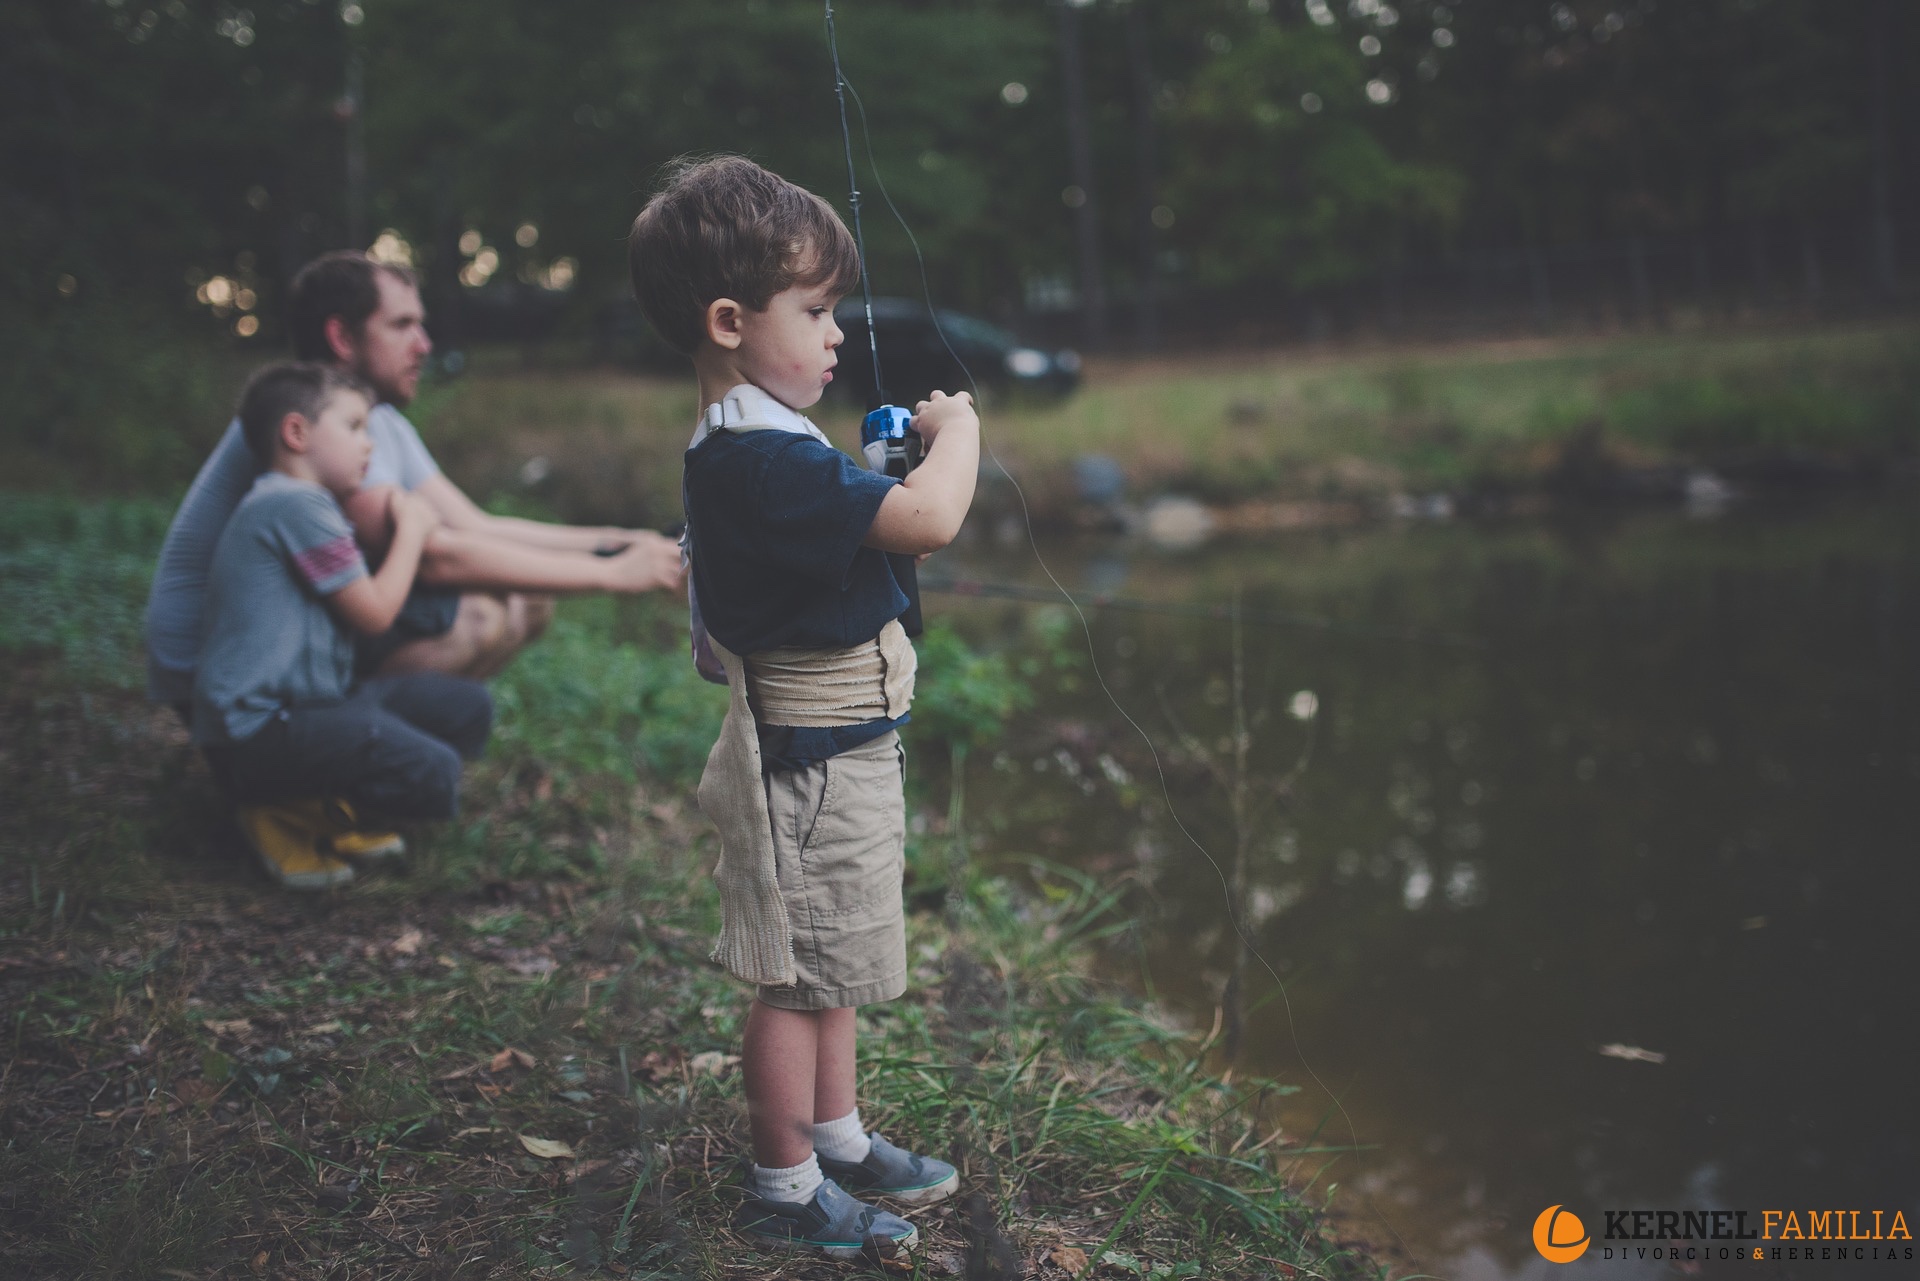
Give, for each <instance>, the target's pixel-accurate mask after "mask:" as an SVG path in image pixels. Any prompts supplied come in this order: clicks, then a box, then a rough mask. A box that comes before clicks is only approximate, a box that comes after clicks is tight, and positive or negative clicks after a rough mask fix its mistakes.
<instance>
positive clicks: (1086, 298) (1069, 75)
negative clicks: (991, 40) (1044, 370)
mask: <svg viewBox="0 0 1920 1281" xmlns="http://www.w3.org/2000/svg"><path fill="white" fill-rule="evenodd" d="M1082 3H1085V0H1082ZM1081 7H1082V4H1081V3H1076V2H1075V0H1066V3H1064V4H1062V5H1061V6H1060V57H1061V63H1062V67H1061V69H1062V72H1063V73H1064V78H1065V81H1066V90H1067V151H1068V156H1069V163H1070V165H1071V168H1072V173H1073V185H1074V186H1075V187H1076V188H1078V189H1079V192H1080V200H1079V204H1078V205H1077V206H1075V208H1074V211H1073V226H1074V232H1075V235H1076V237H1077V239H1078V242H1079V250H1080V318H1081V326H1082V333H1083V338H1082V341H1083V342H1084V343H1085V345H1086V347H1087V349H1088V350H1089V351H1099V350H1101V349H1102V348H1104V347H1105V346H1106V345H1107V290H1106V284H1105V282H1104V281H1103V280H1102V278H1101V270H1100V218H1099V206H1098V204H1097V202H1096V201H1095V200H1094V194H1093V133H1092V129H1091V126H1090V123H1089V121H1088V119H1087V73H1086V65H1085V62H1084V60H1083V59H1082V57H1081V53H1080V8H1081Z"/></svg>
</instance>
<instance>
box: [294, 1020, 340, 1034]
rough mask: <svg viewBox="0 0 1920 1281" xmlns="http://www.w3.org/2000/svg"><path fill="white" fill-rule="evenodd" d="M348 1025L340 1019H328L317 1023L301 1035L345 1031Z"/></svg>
mask: <svg viewBox="0 0 1920 1281" xmlns="http://www.w3.org/2000/svg"><path fill="white" fill-rule="evenodd" d="M346 1030H347V1029H346V1025H345V1024H343V1023H341V1022H340V1020H339V1019H328V1020H327V1021H326V1022H325V1023H315V1024H314V1025H313V1026H312V1027H310V1028H307V1029H305V1030H304V1031H302V1032H301V1033H300V1035H301V1036H325V1035H327V1034H328V1033H329V1032H344V1031H346Z"/></svg>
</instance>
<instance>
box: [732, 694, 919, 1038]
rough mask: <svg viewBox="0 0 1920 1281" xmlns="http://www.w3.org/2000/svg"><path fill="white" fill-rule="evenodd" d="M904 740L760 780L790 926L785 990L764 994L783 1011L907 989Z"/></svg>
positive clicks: (885, 997) (828, 1006)
mask: <svg viewBox="0 0 1920 1281" xmlns="http://www.w3.org/2000/svg"><path fill="white" fill-rule="evenodd" d="M904 759H905V758H904V755H903V752H902V749H901V746H900V735H899V734H898V733H897V732H894V731H888V732H887V733H885V734H882V735H881V736H880V737H879V738H876V739H874V740H872V741H871V742H867V743H862V744H861V745H860V746H858V747H855V748H853V749H851V750H849V751H845V752H842V753H840V754H839V755H838V756H834V757H830V758H828V759H827V760H824V761H821V762H819V763H817V764H814V765H809V766H808V767H807V768H805V769H801V770H781V771H779V772H777V773H771V774H768V775H767V776H766V779H765V782H766V788H767V812H768V813H769V814H770V815H771V816H772V818H773V858H774V868H775V871H776V874H777V875H778V876H779V879H780V897H781V898H782V899H783V900H784V901H785V903H786V905H787V920H788V921H789V923H790V924H791V925H792V927H793V965H794V970H795V972H796V981H795V982H794V983H793V984H792V985H791V986H781V987H764V986H763V987H761V988H760V989H759V997H760V999H761V1000H762V1001H765V1002H766V1003H767V1004H768V1005H773V1006H778V1007H779V1008H781V1009H785V1010H833V1009H840V1008H843V1007H845V1006H849V1005H865V1004H867V1003H869V1002H872V1001H891V1000H892V999H893V998H894V997H896V996H899V995H900V994H901V993H902V992H904V991H906V990H907V921H906V912H905V909H904V908H903V907H902V905H901V901H900V881H901V877H902V875H903V874H904V873H905V870H906V842H907V807H906V798H905V795H904V794H903V792H902V787H901V780H902V771H903V768H904V765H903V762H904Z"/></svg>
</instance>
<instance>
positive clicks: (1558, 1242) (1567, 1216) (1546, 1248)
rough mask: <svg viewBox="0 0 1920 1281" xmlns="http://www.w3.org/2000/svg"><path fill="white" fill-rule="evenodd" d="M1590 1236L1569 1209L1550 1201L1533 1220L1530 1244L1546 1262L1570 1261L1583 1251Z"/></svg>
mask: <svg viewBox="0 0 1920 1281" xmlns="http://www.w3.org/2000/svg"><path fill="white" fill-rule="evenodd" d="M1592 1240H1593V1238H1592V1237H1590V1236H1588V1235H1587V1225H1586V1224H1584V1223H1582V1222H1580V1216H1579V1215H1577V1214H1575V1213H1574V1212H1573V1211H1572V1210H1567V1209H1563V1208H1561V1207H1560V1206H1557V1205H1550V1206H1548V1207H1547V1208H1546V1209H1544V1210H1542V1211H1540V1217H1539V1218H1537V1219H1535V1220H1534V1221H1533V1248H1534V1249H1536V1250H1538V1251H1539V1252H1540V1257H1541V1258H1543V1259H1545V1260H1546V1261H1547V1262H1549V1263H1572V1262H1573V1261H1574V1260H1575V1259H1577V1258H1579V1257H1580V1256H1581V1255H1583V1254H1585V1253H1586V1252H1587V1246H1588V1245H1589V1244H1590V1243H1591V1242H1592Z"/></svg>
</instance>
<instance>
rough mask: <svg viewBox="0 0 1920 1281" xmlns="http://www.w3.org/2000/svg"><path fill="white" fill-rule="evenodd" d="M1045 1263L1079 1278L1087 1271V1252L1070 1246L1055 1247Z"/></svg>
mask: <svg viewBox="0 0 1920 1281" xmlns="http://www.w3.org/2000/svg"><path fill="white" fill-rule="evenodd" d="M1047 1262H1049V1263H1051V1264H1052V1265H1053V1266H1054V1267H1056V1268H1062V1269H1065V1270H1066V1271H1068V1272H1071V1273H1073V1274H1074V1275H1075V1276H1079V1275H1080V1274H1081V1273H1082V1272H1085V1271H1086V1270H1087V1252H1086V1251H1085V1250H1081V1249H1078V1248H1076V1247H1074V1246H1070V1245H1056V1246H1054V1247H1053V1253H1051V1254H1049V1255H1048V1256H1047Z"/></svg>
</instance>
